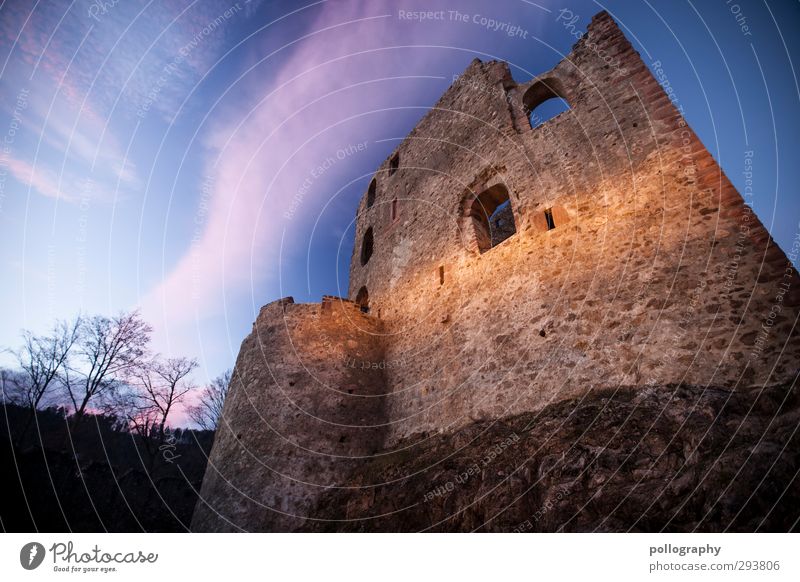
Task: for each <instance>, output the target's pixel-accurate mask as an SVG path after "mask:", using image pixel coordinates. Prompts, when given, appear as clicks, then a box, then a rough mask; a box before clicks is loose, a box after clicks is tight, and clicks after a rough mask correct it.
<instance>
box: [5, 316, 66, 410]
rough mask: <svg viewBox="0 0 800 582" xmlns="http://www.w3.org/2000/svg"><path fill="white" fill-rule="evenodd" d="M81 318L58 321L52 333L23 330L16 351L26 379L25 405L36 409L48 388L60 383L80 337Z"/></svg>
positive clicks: (23, 395)
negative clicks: (37, 333)
mask: <svg viewBox="0 0 800 582" xmlns="http://www.w3.org/2000/svg"><path fill="white" fill-rule="evenodd" d="M80 326H81V318H80V317H78V318H76V319H75V321H74V322H72V323H67V322H63V321H62V322H57V323H56V324H55V326H54V327H53V331H52V333H50V334H49V335H44V336H37V335H34V334H32V333H31V332H29V331H24V332H23V333H22V337H23V345H22V348H20V349H19V350H17V351H16V352H15V354H14V355H15V356H16V358H17V362H19V367H20V370H22V373H23V374H24V376H25V379H26V382H25V386H24V390H23V394H22V404H23V405H24V406H28V407H29V408H31V409H32V410H34V409H36V408H37V407H38V406H39V404H40V403H41V401H42V399H43V398H44V396H45V394H46V393H47V392H48V390H49V389H50V388H51V387H52V386H54V385H55V384H56V380H57V378H58V375H59V373H60V371H61V369H62V368H64V367H65V366H66V365H67V359H68V358H69V355H70V352H71V351H72V348H73V346H74V345H75V342H76V341H77V340H78V336H79V330H80Z"/></svg>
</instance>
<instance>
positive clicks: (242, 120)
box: [0, 0, 800, 384]
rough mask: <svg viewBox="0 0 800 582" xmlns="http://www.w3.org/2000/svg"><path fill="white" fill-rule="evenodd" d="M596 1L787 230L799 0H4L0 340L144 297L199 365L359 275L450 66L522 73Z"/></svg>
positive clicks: (214, 367) (797, 122)
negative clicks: (482, 64)
mask: <svg viewBox="0 0 800 582" xmlns="http://www.w3.org/2000/svg"><path fill="white" fill-rule="evenodd" d="M420 10H427V11H444V12H443V13H442V14H443V18H439V19H430V20H426V21H420V20H419V19H417V18H413V17H409V13H413V12H415V11H420ZM601 10H608V11H609V12H610V13H611V15H612V16H613V17H614V18H615V19H616V21H617V23H618V24H619V25H620V26H621V27H622V29H623V32H624V33H625V34H626V36H627V37H628V39H629V40H630V41H631V42H632V43H633V44H634V47H635V48H636V49H637V50H638V51H639V52H640V54H641V56H642V59H643V60H644V62H645V63H646V64H647V66H648V67H650V68H651V70H653V69H654V67H660V68H661V69H662V70H663V71H664V73H665V74H666V76H667V78H668V80H669V83H670V85H671V87H672V88H673V90H674V92H675V99H676V102H677V103H678V104H679V106H680V107H681V108H682V110H683V113H684V116H685V117H686V119H687V120H688V122H689V124H690V125H691V126H692V128H693V129H694V130H695V132H696V133H697V134H698V135H699V136H700V138H701V140H702V141H703V143H704V144H705V145H706V147H707V148H708V149H709V151H711V153H712V154H713V155H714V157H715V158H716V159H717V161H718V162H719V163H720V164H721V166H722V168H723V170H724V171H725V172H726V174H727V175H728V177H729V178H730V179H731V180H732V181H733V183H734V185H736V186H737V188H738V189H739V191H740V192H743V191H744V187H745V181H746V180H752V185H753V192H754V196H753V199H752V204H753V208H754V210H755V212H756V213H757V215H758V216H759V217H760V218H761V220H762V222H763V223H764V224H765V226H766V227H767V229H768V230H769V231H770V233H771V234H772V235H773V237H774V238H775V239H776V240H777V241H778V243H779V244H780V245H781V246H782V247H784V248H788V247H790V246H791V242H792V240H793V239H794V237H795V236H796V235H797V234H798V229H800V226H798V222H799V221H800V196H798V193H797V187H796V184H798V182H800V164H798V163H797V152H798V140H800V119H798V111H799V110H800V108H798V105H800V90H798V80H797V77H796V73H795V63H797V62H798V56H800V38H798V35H797V34H796V32H797V28H798V24H799V23H800V4H798V3H797V2H779V3H771V4H766V3H763V2H756V1H738V0H737V1H736V2H734V1H733V0H731V1H726V0H719V1H713V2H684V1H682V0H670V1H655V0H650V1H641V2H640V1H636V0H627V1H610V2H607V3H606V2H594V1H588V0H585V1H577V0H569V1H559V2H549V1H547V0H541V1H538V0H537V2H531V1H528V0H495V1H492V2H488V1H485V0H482V1H475V0H468V1H464V0H459V1H458V2H455V1H452V0H451V1H450V2H446V1H439V0H433V1H430V0H428V1H425V0H419V1H405V0H401V1H388V0H387V1H383V0H378V1H370V2H357V1H346V0H328V1H319V2H310V3H305V2H303V1H302V0H294V1H279V0H276V1H260V0H249V1H247V0H239V2H232V1H230V0H224V1H217V0H204V1H199V0H198V1H194V2H190V1H186V0H177V1H170V2H156V1H152V2H145V1H134V0H105V1H100V0H92V1H86V0H81V1H78V0H75V1H68V0H50V1H48V2H34V1H27V2H22V1H10V2H9V1H5V2H2V5H0V94H1V95H2V99H0V135H1V136H2V137H0V140H2V141H0V143H1V144H2V146H1V147H0V282H2V284H0V306H2V307H0V309H2V311H0V313H1V314H2V318H0V346H2V347H16V346H18V344H19V339H20V338H19V334H20V330H21V329H23V328H24V329H30V330H32V331H34V332H42V331H45V330H46V329H47V328H48V327H49V326H50V325H51V324H52V322H53V320H55V319H64V318H70V317H73V316H74V315H76V314H78V313H88V314H97V313H99V314H107V315H110V314H113V313H117V312H119V311H121V310H131V309H140V310H141V312H142V314H143V316H144V317H145V318H146V319H147V320H148V321H149V322H150V323H151V324H152V325H153V327H154V330H155V331H154V346H153V347H154V348H155V349H156V350H158V351H160V352H161V353H163V354H165V355H167V356H188V357H194V358H197V359H198V361H199V363H200V368H199V370H198V372H197V375H196V378H195V380H196V381H197V382H198V383H200V384H202V383H204V382H206V381H208V380H209V379H210V378H213V377H214V376H216V375H217V374H219V373H220V372H222V371H223V370H225V369H227V368H230V367H232V366H233V363H234V362H235V359H236V355H237V352H238V348H239V345H240V343H241V341H242V340H243V339H244V337H245V336H246V335H247V334H248V333H249V331H250V329H251V325H252V322H253V321H254V319H255V317H256V315H257V314H258V311H259V309H260V307H261V306H262V305H264V304H266V303H268V302H270V301H273V300H275V299H278V298H280V297H284V296H289V295H291V296H293V297H294V298H295V300H296V301H298V302H306V301H319V300H320V298H321V296H322V295H323V294H332V295H341V296H346V294H347V277H348V274H347V273H348V269H349V262H350V253H351V249H352V243H353V221H354V217H355V209H356V206H357V204H358V201H359V199H360V198H361V196H362V194H363V193H364V192H365V191H366V188H367V186H368V183H369V180H370V178H371V176H372V173H373V172H374V170H375V168H376V167H377V166H378V165H379V164H380V163H381V162H382V161H383V160H384V159H385V158H386V157H387V155H388V154H389V153H390V152H391V151H392V150H393V149H394V148H395V147H396V146H397V144H398V143H399V142H400V141H401V140H402V139H403V137H404V136H405V135H406V134H407V133H408V132H409V131H410V130H411V129H412V128H413V127H414V125H416V123H417V122H418V121H419V119H420V118H421V117H422V116H423V115H424V114H425V112H426V111H427V110H428V109H429V108H430V107H431V106H432V105H433V104H434V103H435V102H436V100H437V99H438V98H439V96H440V95H441V94H442V93H443V92H444V91H445V90H446V89H447V87H448V86H449V85H450V83H451V82H452V80H453V76H454V75H458V74H460V73H461V72H462V71H463V70H464V69H465V68H466V66H467V65H468V64H469V63H470V61H471V60H472V59H474V58H475V57H477V58H480V59H481V60H492V59H501V60H506V61H508V62H509V63H510V64H511V68H512V72H513V74H514V77H515V79H516V80H517V81H518V82H525V81H527V80H528V79H530V78H532V77H534V76H536V75H537V74H539V73H542V72H544V71H547V70H549V69H550V68H552V67H553V66H554V65H555V64H556V63H558V62H559V61H560V60H561V59H562V58H563V57H564V56H565V55H566V54H567V53H568V52H569V51H570V48H571V46H572V45H573V44H574V43H575V42H576V40H577V38H576V36H575V34H576V33H579V32H581V31H584V30H585V28H586V25H587V24H588V22H589V20H590V19H591V17H592V15H594V14H596V13H597V12H599V11H601ZM455 12H458V13H459V15H460V16H458V17H457V16H456V14H455ZM464 16H466V18H464ZM486 19H493V20H494V21H496V22H498V23H507V24H508V26H507V27H502V28H498V29H497V30H495V29H493V28H492V27H490V26H487V24H486ZM567 23H570V24H571V25H572V26H566V24H567ZM514 26H515V27H517V28H516V30H517V32H516V33H515V34H513V35H509V34H507V32H506V31H509V30H511V29H512V27H514ZM748 152H752V155H751V156H750V154H748ZM748 156H750V157H749V159H750V160H751V161H752V168H750V167H749V166H746V165H745V158H747V157H748ZM746 170H751V171H752V174H751V175H746V173H745V171H746ZM10 363H11V360H10V359H9V356H8V354H0V365H9V364H10Z"/></svg>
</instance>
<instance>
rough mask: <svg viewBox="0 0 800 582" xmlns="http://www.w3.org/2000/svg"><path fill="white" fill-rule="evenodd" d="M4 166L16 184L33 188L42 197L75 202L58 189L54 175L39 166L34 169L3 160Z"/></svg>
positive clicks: (24, 162) (11, 160) (23, 163)
mask: <svg viewBox="0 0 800 582" xmlns="http://www.w3.org/2000/svg"><path fill="white" fill-rule="evenodd" d="M4 165H5V166H6V167H7V168H8V170H9V172H11V175H12V176H14V178H15V179H16V180H17V181H18V182H21V183H22V184H25V185H26V186H30V187H31V188H34V189H35V190H36V191H37V192H39V193H40V194H42V195H43V196H47V197H48V198H54V199H57V200H61V201H64V202H74V201H75V199H74V198H72V197H71V196H70V195H68V194H66V193H65V192H64V191H63V190H62V189H60V188H59V186H58V178H57V177H56V175H55V174H54V173H52V172H51V171H49V170H47V169H46V168H44V167H43V166H42V165H41V164H40V165H38V166H36V167H34V166H31V165H30V164H29V163H28V162H26V161H23V160H18V159H15V158H8V159H6V160H4Z"/></svg>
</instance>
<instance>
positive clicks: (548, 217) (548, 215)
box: [544, 208, 556, 230]
mask: <svg viewBox="0 0 800 582" xmlns="http://www.w3.org/2000/svg"><path fill="white" fill-rule="evenodd" d="M544 220H545V222H546V223H547V230H553V229H554V228H555V227H556V223H555V221H553V209H552V208H548V209H547V210H545V211H544Z"/></svg>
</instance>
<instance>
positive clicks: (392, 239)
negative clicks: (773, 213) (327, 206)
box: [351, 14, 799, 442]
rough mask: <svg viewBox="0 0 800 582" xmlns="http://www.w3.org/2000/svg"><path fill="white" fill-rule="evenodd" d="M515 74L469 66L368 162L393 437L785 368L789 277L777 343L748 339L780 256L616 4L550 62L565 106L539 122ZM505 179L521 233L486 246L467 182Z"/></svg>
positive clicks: (372, 279)
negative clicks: (381, 158) (552, 223)
mask: <svg viewBox="0 0 800 582" xmlns="http://www.w3.org/2000/svg"><path fill="white" fill-rule="evenodd" d="M598 49H603V50H604V51H605V53H604V55H605V56H610V57H611V59H612V60H616V61H618V62H619V63H620V64H621V66H619V67H614V66H610V65H608V62H607V60H606V59H604V58H602V57H601V56H600V55H599V54H598ZM507 72H508V70H507V68H506V66H505V65H503V64H501V63H478V62H474V63H473V64H472V65H471V66H470V67H469V68H468V69H467V71H466V72H465V74H464V76H463V77H462V79H461V80H460V81H459V82H457V83H455V84H454V87H452V88H451V90H450V91H448V93H447V94H446V95H445V96H444V97H443V99H442V100H441V101H440V102H439V104H437V107H436V108H435V109H434V110H433V111H432V112H431V113H429V114H428V115H427V116H426V117H425V119H423V121H422V122H421V123H420V124H419V125H418V127H417V128H416V129H415V130H414V132H412V134H411V136H409V138H408V139H407V140H406V141H404V142H403V144H402V145H401V146H400V147H399V148H398V150H397V151H398V152H399V154H400V169H399V170H398V171H397V172H396V173H395V174H394V175H393V176H391V177H388V175H387V176H385V177H384V175H383V174H384V172H382V171H381V172H378V174H377V176H378V178H377V179H378V192H379V195H378V201H379V202H381V201H382V202H383V203H384V204H383V205H382V206H381V204H378V203H376V205H375V206H374V207H373V208H372V209H369V210H367V209H365V208H363V203H362V208H361V209H360V210H361V211H362V212H361V214H360V215H359V217H358V229H365V228H367V227H369V226H372V227H373V229H374V236H375V253H374V255H373V256H372V258H371V259H370V261H369V263H368V264H367V265H366V266H362V265H360V263H359V262H358V261H354V262H353V266H352V267H351V293H355V291H356V290H357V289H359V288H360V287H361V286H362V285H366V286H367V287H368V289H369V293H370V297H371V308H372V309H373V313H376V311H378V310H379V311H380V317H381V319H382V320H383V321H384V323H385V329H386V333H387V343H386V345H387V352H386V357H387V362H391V364H392V366H391V369H390V370H388V371H387V383H388V386H389V389H390V391H391V392H392V396H391V397H390V398H389V399H388V402H387V407H388V410H389V416H390V417H391V418H392V419H393V424H392V425H391V428H390V430H391V432H390V442H396V441H397V440H399V439H401V438H403V437H406V436H409V435H411V434H414V433H417V432H431V431H447V430H452V429H454V428H456V427H458V426H461V425H463V424H466V423H469V422H470V421H471V420H475V419H483V418H501V417H503V416H506V415H509V414H514V413H518V412H521V411H528V410H536V409H537V408H540V407H542V406H544V405H546V404H548V403H551V402H554V401H557V400H561V399H564V398H570V397H575V396H578V395H580V394H581V393H585V392H586V391H588V390H591V389H592V388H593V387H609V386H612V387H613V386H616V385H627V386H647V385H654V384H669V383H673V382H681V381H686V382H692V383H695V384H701V385H702V384H705V383H713V384H717V385H725V386H731V387H733V386H744V387H749V386H754V385H757V384H759V383H763V382H767V383H776V382H779V381H783V380H785V379H786V378H787V377H790V376H791V374H793V373H794V372H795V371H796V369H797V363H798V353H797V347H796V346H797V342H796V341H795V342H792V343H790V344H789V345H788V346H787V350H788V351H786V352H784V354H783V356H782V357H781V358H780V362H779V364H778V367H777V368H775V369H774V370H773V364H775V363H776V362H777V361H778V354H779V353H780V350H781V349H783V347H784V346H783V345H782V342H783V339H785V338H786V337H789V336H790V334H789V329H791V326H792V324H793V323H794V319H795V317H796V310H797V307H796V306H797V291H798V287H799V286H798V285H797V277H796V275H795V274H790V275H789V279H788V281H789V283H790V286H791V287H792V289H793V291H791V293H789V294H788V295H787V296H786V297H785V298H784V299H785V300H783V299H782V301H781V304H782V305H783V306H784V307H783V310H782V312H781V313H780V314H779V319H778V320H777V323H776V324H775V325H774V327H772V329H771V334H772V338H773V339H772V341H767V342H766V343H765V344H766V345H765V346H761V347H762V348H763V349H754V344H755V343H756V342H757V341H759V340H758V337H759V333H760V332H759V329H760V328H761V326H762V324H763V322H764V320H765V318H767V317H768V315H769V313H770V312H771V310H772V309H773V308H772V305H773V304H774V302H775V298H776V297H777V296H779V293H780V288H779V287H778V285H779V284H780V283H781V282H782V281H783V275H784V273H785V267H786V258H785V256H784V254H783V253H782V252H781V251H780V249H778V248H777V247H775V246H774V245H773V244H769V237H768V235H767V234H766V231H764V230H763V227H762V226H761V225H760V223H759V222H758V219H757V218H756V217H755V216H754V215H753V214H752V213H749V212H748V209H747V208H746V207H745V206H744V205H743V203H742V199H741V197H740V196H739V195H738V193H736V191H735V189H733V187H732V185H731V184H730V182H729V181H728V180H727V178H726V177H725V176H724V174H722V172H721V170H720V169H719V167H718V166H717V165H716V163H715V162H714V160H713V158H712V157H711V156H710V155H709V154H708V152H707V151H706V149H705V148H704V147H703V145H702V144H701V143H700V142H699V140H698V139H697V137H696V136H695V135H694V133H693V132H692V131H691V130H690V129H689V128H688V127H687V126H686V125H685V122H684V121H683V120H682V118H681V117H680V115H679V114H678V112H677V110H676V109H675V107H674V106H673V104H672V103H670V100H669V98H668V97H667V95H666V94H665V93H664V91H663V90H662V88H661V87H660V86H659V85H658V83H657V82H656V80H655V79H654V78H653V77H652V75H651V74H650V72H649V71H648V69H647V68H646V67H645V65H644V64H643V63H642V62H641V60H640V59H639V57H638V55H637V54H636V53H635V51H634V50H633V48H632V47H631V45H630V43H628V41H627V40H625V38H624V36H623V35H622V33H621V32H620V31H619V30H618V28H617V27H616V25H615V24H614V23H613V21H612V20H611V18H610V17H608V15H605V14H601V15H599V16H598V17H596V18H595V19H594V20H593V22H592V24H591V25H590V27H589V30H588V35H587V36H586V37H584V39H582V40H581V41H579V42H578V43H577V44H576V45H575V47H574V49H573V52H572V53H571V54H570V55H568V56H567V58H566V59H564V61H562V62H561V63H560V64H559V65H558V66H557V67H555V69H553V71H551V72H548V73H546V74H544V75H542V76H541V78H545V79H557V80H559V81H561V83H562V85H563V88H564V90H565V93H566V97H567V99H568V100H569V102H570V104H571V109H570V111H567V112H565V113H562V114H561V115H559V116H558V117H556V118H554V119H552V120H549V121H547V122H545V123H544V124H543V125H542V126H540V127H538V128H536V129H530V126H529V125H526V124H527V119H526V117H525V112H524V111H523V108H522V99H523V96H524V94H525V92H526V91H527V90H528V88H529V87H531V85H532V84H533V82H534V81H532V82H529V83H525V84H522V85H519V86H514V84H513V83H509V81H508V74H507ZM486 87H489V88H490V89H485V88H486ZM504 87H505V90H506V91H507V94H508V96H507V97H505V96H504V95H503V91H504V89H503V88H504ZM462 112H463V113H462ZM534 113H535V112H534ZM387 163H388V162H387ZM426 164H427V165H426ZM382 169H383V168H382ZM387 174H388V172H387ZM497 181H502V182H503V183H504V184H506V185H507V187H508V189H509V190H510V192H511V204H512V207H513V209H514V215H515V218H516V222H517V231H518V232H517V235H515V236H513V237H511V238H509V239H508V240H506V241H504V242H503V243H502V244H501V245H499V246H497V247H495V248H493V249H491V250H490V251H488V252H486V253H484V254H482V255H481V254H478V253H476V252H475V250H474V248H471V247H470V236H471V234H470V232H469V225H468V224H465V223H464V221H463V220H461V216H460V214H461V213H462V209H463V204H464V196H465V194H466V193H467V192H469V191H470V190H472V191H473V193H474V194H478V193H480V191H481V190H482V189H484V188H486V187H488V186H490V185H491V184H493V183H495V182H497ZM394 197H397V198H399V199H400V210H399V212H398V220H397V221H395V222H391V221H390V217H389V216H388V214H386V213H385V212H383V210H388V209H389V206H387V205H386V204H385V202H386V201H389V200H391V199H392V198H394ZM550 207H552V208H554V209H555V210H556V216H557V220H556V222H557V228H556V229H555V230H552V231H547V230H546V226H543V211H544V209H546V208H550ZM382 212H383V213H382ZM360 232H363V230H360ZM742 233H745V234H742ZM359 240H360V239H359V233H358V232H357V237H356V246H357V247H358V243H359ZM734 256H738V257H739V259H738V260H737V262H736V266H735V269H731V268H730V264H731V260H732V257H734ZM440 267H443V268H444V274H445V277H444V278H445V282H444V284H440V280H441V279H440V273H439V269H440ZM779 338H781V341H780V342H779V341H778V339H779ZM762 343H763V342H762Z"/></svg>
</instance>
